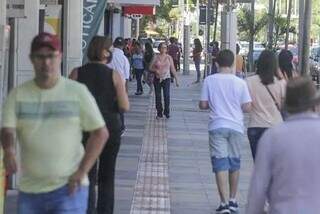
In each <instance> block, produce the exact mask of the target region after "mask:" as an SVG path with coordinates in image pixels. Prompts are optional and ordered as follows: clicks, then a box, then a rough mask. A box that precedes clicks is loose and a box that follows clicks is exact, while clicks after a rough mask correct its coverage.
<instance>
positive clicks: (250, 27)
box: [238, 7, 268, 41]
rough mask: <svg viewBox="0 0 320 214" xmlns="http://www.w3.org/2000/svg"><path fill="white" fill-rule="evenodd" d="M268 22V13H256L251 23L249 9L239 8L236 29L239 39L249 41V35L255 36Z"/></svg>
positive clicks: (251, 17)
mask: <svg viewBox="0 0 320 214" xmlns="http://www.w3.org/2000/svg"><path fill="white" fill-rule="evenodd" d="M267 23H268V14H267V13H261V14H256V17H255V22H254V23H253V15H252V13H251V10H250V9H248V8H245V7H242V8H240V11H239V13H238V31H239V38H240V40H244V41H249V40H250V36H251V35H253V36H254V37H257V35H258V34H259V32H260V31H261V30H262V29H264V28H265V27H266V25H267Z"/></svg>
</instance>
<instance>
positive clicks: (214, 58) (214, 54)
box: [211, 41, 220, 74]
mask: <svg viewBox="0 0 320 214" xmlns="http://www.w3.org/2000/svg"><path fill="white" fill-rule="evenodd" d="M219 51H220V49H219V42H216V41H214V42H213V48H212V53H211V55H212V66H211V74H215V73H217V72H218V68H217V65H216V62H217V57H218V54H219Z"/></svg>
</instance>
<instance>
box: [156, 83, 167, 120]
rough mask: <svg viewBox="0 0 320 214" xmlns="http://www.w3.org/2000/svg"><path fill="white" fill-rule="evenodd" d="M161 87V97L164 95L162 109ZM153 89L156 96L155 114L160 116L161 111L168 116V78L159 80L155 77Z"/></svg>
mask: <svg viewBox="0 0 320 214" xmlns="http://www.w3.org/2000/svg"><path fill="white" fill-rule="evenodd" d="M161 89H162V90H163V97H164V111H163V108H162V97H161ZM154 91H155V95H156V96H155V97H156V109H157V116H160V117H162V113H164V115H166V116H169V114H170V78H168V79H165V80H163V81H162V82H160V79H158V78H155V80H154Z"/></svg>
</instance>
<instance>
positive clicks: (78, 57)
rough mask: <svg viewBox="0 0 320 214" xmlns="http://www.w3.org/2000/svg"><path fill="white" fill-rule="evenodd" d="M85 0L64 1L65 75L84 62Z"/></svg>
mask: <svg viewBox="0 0 320 214" xmlns="http://www.w3.org/2000/svg"><path fill="white" fill-rule="evenodd" d="M82 10H83V1H79V0H68V1H64V20H63V22H64V23H63V24H64V28H63V71H62V73H63V75H64V76H67V75H68V74H69V73H70V72H71V70H72V69H73V68H75V67H78V66H80V65H81V64H82Z"/></svg>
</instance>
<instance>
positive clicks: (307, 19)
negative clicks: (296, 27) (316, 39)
mask: <svg viewBox="0 0 320 214" xmlns="http://www.w3.org/2000/svg"><path fill="white" fill-rule="evenodd" d="M311 2H312V1H311V0H305V4H304V9H305V10H304V20H303V31H302V33H303V40H302V53H301V60H300V62H301V74H302V75H308V74H309V73H310V68H309V56H310V28H311V4H312V3H311ZM300 18H301V17H300Z"/></svg>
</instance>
